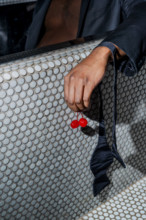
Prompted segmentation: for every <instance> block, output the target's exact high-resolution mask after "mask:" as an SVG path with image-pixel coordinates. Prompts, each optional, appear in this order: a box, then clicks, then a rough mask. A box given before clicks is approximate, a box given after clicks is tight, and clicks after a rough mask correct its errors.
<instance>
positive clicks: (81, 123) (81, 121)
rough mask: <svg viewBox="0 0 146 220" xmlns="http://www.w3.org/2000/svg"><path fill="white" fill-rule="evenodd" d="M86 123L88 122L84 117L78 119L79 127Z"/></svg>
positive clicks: (84, 125)
mask: <svg viewBox="0 0 146 220" xmlns="http://www.w3.org/2000/svg"><path fill="white" fill-rule="evenodd" d="M87 124H88V122H87V120H86V119H85V118H81V119H80V120H79V125H80V126H81V127H83V128H84V127H86V125H87Z"/></svg>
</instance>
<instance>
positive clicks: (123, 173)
mask: <svg viewBox="0 0 146 220" xmlns="http://www.w3.org/2000/svg"><path fill="white" fill-rule="evenodd" d="M98 43H99V41H92V42H88V43H85V44H82V45H78V46H73V47H68V48H64V49H60V50H56V51H50V52H48V53H47V52H46V53H42V54H40V55H39V54H38V55H36V56H32V57H28V58H24V59H19V60H16V61H13V62H10V63H4V64H1V65H0V219H1V220H10V219H11V220H15V219H19V220H24V219H30V220H33V219H39V220H41V219H42V220H48V219H50V220H57V219H59V220H69V219H71V220H73V219H79V218H80V217H81V216H83V215H85V214H86V213H88V212H89V210H92V209H95V208H97V206H98V205H101V204H102V202H105V201H106V200H108V199H110V198H112V197H113V196H115V195H117V194H118V193H120V192H121V191H122V190H125V188H126V187H127V186H129V185H131V184H133V183H134V182H136V181H137V180H139V179H140V178H142V177H143V176H144V167H145V164H144V161H145V160H144V153H143V152H144V132H143V131H144V123H143V121H144V101H143V100H144V97H145V94H144V76H145V71H146V65H144V66H143V67H142V69H141V70H140V72H139V74H138V75H136V76H134V77H131V78H128V77H125V76H124V75H123V74H121V73H119V74H118V103H117V111H118V120H117V143H118V149H119V153H120V155H121V156H122V158H123V159H124V161H125V163H126V165H127V168H126V169H123V168H122V167H120V165H119V164H118V163H117V162H116V161H115V162H114V164H113V165H112V166H111V167H110V169H109V171H108V176H109V178H110V179H111V184H110V185H109V186H108V187H106V188H105V189H104V190H103V191H102V193H101V194H100V195H99V196H98V197H96V198H94V197H93V193H92V181H93V176H92V173H91V171H90V168H89V161H90V158H91V154H92V152H93V150H94V148H95V146H96V144H97V140H98V93H97V90H96V89H95V91H94V93H93V94H92V97H91V103H92V107H91V110H90V112H87V113H86V114H85V115H84V117H85V118H88V127H87V128H85V129H77V130H73V129H71V128H70V123H71V121H72V120H73V118H74V113H73V112H72V111H71V110H70V109H69V108H68V107H67V105H66V103H65V102H64V91H63V85H64V76H65V75H66V74H67V73H68V72H69V71H70V70H71V69H72V68H73V67H74V66H76V65H77V64H78V63H79V62H80V61H81V60H82V59H84V58H85V57H86V56H88V55H89V54H90V52H91V51H92V49H93V48H94V47H95V46H96V45H98ZM112 83H113V69H112V66H111V65H109V66H108V68H107V73H106V75H105V78H104V80H103V85H102V92H103V100H104V103H103V104H104V115H105V122H106V127H107V135H108V139H109V142H110V140H111V133H112V132H111V128H112V107H113V103H112V100H113V97H112V96H113V92H112ZM85 219H87V218H85Z"/></svg>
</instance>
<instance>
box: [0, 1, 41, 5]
mask: <svg viewBox="0 0 146 220" xmlns="http://www.w3.org/2000/svg"><path fill="white" fill-rule="evenodd" d="M36 1H37V0H0V6H3V5H12V4H20V3H27V2H36Z"/></svg>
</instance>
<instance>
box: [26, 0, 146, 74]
mask: <svg viewBox="0 0 146 220" xmlns="http://www.w3.org/2000/svg"><path fill="white" fill-rule="evenodd" d="M51 1H52V0H43V1H42V0H38V2H37V5H36V9H35V12H34V16H33V22H32V24H31V25H30V28H29V30H28V32H27V40H26V45H25V49H33V48H35V47H36V46H37V44H38V41H39V40H40V35H41V31H42V25H43V21H44V19H45V15H46V12H47V9H48V7H49V5H50V2H51ZM108 31H112V33H111V34H109V35H108V36H107V38H106V39H105V40H104V42H112V43H114V44H115V45H117V46H118V47H119V48H121V49H122V50H123V51H125V53H126V54H127V57H125V60H124V61H122V62H121V63H120V65H119V67H118V68H119V69H120V70H121V71H122V72H123V73H125V75H127V76H133V75H134V74H136V73H137V72H138V71H139V69H140V68H141V66H142V65H143V63H144V60H145V56H146V0H110V1H109V0H102V1H100V0H82V4H81V11H80V20H79V27H78V33H77V37H87V36H91V35H97V34H98V33H100V34H101V33H103V34H104V33H106V32H108Z"/></svg>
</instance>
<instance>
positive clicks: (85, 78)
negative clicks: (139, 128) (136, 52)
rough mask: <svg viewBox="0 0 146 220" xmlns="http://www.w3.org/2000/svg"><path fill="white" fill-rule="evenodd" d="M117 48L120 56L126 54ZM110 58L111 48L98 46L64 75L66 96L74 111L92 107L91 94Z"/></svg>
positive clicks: (102, 75) (69, 105)
mask: <svg viewBox="0 0 146 220" xmlns="http://www.w3.org/2000/svg"><path fill="white" fill-rule="evenodd" d="M115 46H116V45H115ZM116 48H117V49H118V58H121V57H123V56H125V53H124V52H123V51H122V50H121V49H119V48H118V47H117V46H116ZM110 59H112V53H111V51H110V49H109V48H107V47H104V46H101V47H97V48H95V49H94V50H93V51H92V52H91V54H90V55H89V56H88V57H86V58H85V59H84V60H83V61H81V63H79V64H78V65H77V66H76V67H74V68H73V69H72V70H71V71H70V72H69V73H68V74H67V75H66V76H65V77H64V98H65V101H66V103H67V105H68V107H69V108H71V109H72V110H73V111H74V112H80V111H84V110H87V109H88V108H89V107H90V97H91V94H92V92H93V90H94V88H95V87H96V86H97V85H98V84H99V83H100V81H101V80H102V79H103V77H104V75H105V71H106V67H107V64H108V61H109V60H110Z"/></svg>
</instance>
